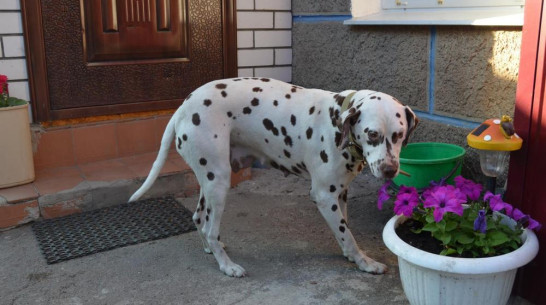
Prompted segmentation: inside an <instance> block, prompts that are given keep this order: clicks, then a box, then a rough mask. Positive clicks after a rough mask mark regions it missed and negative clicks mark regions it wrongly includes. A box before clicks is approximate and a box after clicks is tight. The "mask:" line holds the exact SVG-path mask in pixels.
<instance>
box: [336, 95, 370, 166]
mask: <svg viewBox="0 0 546 305" xmlns="http://www.w3.org/2000/svg"><path fill="white" fill-rule="evenodd" d="M355 93H356V91H355V92H353V93H351V94H349V95H347V97H346V98H345V99H344V100H343V103H342V104H341V110H340V113H343V112H344V111H347V110H348V109H349V104H350V103H351V99H352V98H353V96H354V95H355ZM345 148H347V151H348V152H349V154H351V156H353V157H354V158H355V159H356V160H357V161H364V162H366V158H364V153H363V149H362V146H360V144H358V143H357V142H356V140H355V136H354V134H353V131H352V130H350V129H349V142H348V143H347V145H346V147H345Z"/></svg>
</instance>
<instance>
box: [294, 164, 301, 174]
mask: <svg viewBox="0 0 546 305" xmlns="http://www.w3.org/2000/svg"><path fill="white" fill-rule="evenodd" d="M292 171H293V172H294V173H296V174H298V175H301V171H300V170H299V168H297V167H295V166H292Z"/></svg>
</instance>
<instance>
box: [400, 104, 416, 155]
mask: <svg viewBox="0 0 546 305" xmlns="http://www.w3.org/2000/svg"><path fill="white" fill-rule="evenodd" d="M405 112H406V123H407V126H408V131H407V132H406V137H405V138H404V142H402V145H403V146H406V145H407V144H408V140H409V137H410V135H411V134H412V133H413V131H414V130H415V128H416V127H417V124H419V118H417V116H416V115H415V113H413V111H412V110H411V109H410V108H409V107H408V106H406V107H405Z"/></svg>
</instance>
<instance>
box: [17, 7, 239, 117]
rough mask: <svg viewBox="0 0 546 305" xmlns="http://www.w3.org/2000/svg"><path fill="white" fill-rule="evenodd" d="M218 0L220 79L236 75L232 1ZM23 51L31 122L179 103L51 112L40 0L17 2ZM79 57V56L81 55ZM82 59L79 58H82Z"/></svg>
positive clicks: (141, 104)
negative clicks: (220, 19) (222, 58)
mask: <svg viewBox="0 0 546 305" xmlns="http://www.w3.org/2000/svg"><path fill="white" fill-rule="evenodd" d="M221 1H222V31H223V33H222V34H223V57H224V60H223V61H224V74H223V77H224V78H229V77H236V76H237V10H236V0H221ZM21 12H22V17H23V31H24V33H25V35H24V37H25V52H26V60H27V71H28V80H29V88H30V98H31V107H32V114H33V120H34V122H46V121H53V120H60V119H65V118H76V117H89V116H99V115H107V114H113V113H133V112H141V111H150V110H164V109H174V108H177V107H178V106H180V104H181V102H182V100H180V99H174V100H160V101H150V102H136V103H130V104H119V105H106V106H91V107H81V108H72V109H62V110H52V109H51V101H50V99H49V90H48V78H47V66H46V53H45V45H44V40H43V38H44V35H43V34H44V33H43V27H42V24H43V17H42V10H41V1H40V0H21ZM82 56H83V55H82ZM82 58H83V57H82Z"/></svg>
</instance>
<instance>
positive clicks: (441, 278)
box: [383, 216, 538, 305]
mask: <svg viewBox="0 0 546 305" xmlns="http://www.w3.org/2000/svg"><path fill="white" fill-rule="evenodd" d="M405 220H406V218H405V217H401V216H394V217H393V218H391V219H390V220H389V222H388V223H387V224H386V225H385V228H384V229H383V242H384V243H385V245H386V246H387V247H388V248H389V250H391V251H392V252H393V253H394V254H396V255H397V256H398V265H399V268H400V278H401V280H402V287H403V289H404V292H405V294H406V297H407V298H408V300H409V302H410V304H412V305H438V304H442V305H450V304H453V305H460V304H465V305H473V304H476V305H478V304H479V305H488V304H490V305H504V304H506V302H507V301H508V298H509V297H510V292H511V291H512V285H513V284H514V278H515V276H516V271H517V268H519V267H521V266H523V265H526V264H527V263H529V262H530V261H531V260H532V259H533V258H534V257H535V256H536V255H537V253H538V240H537V237H536V235H535V234H534V233H533V232H532V231H530V230H527V229H526V230H525V231H524V232H523V234H522V236H521V237H522V241H523V245H522V246H521V247H519V248H518V249H517V250H515V251H513V252H510V253H507V254H504V255H499V256H494V257H486V258H456V257H449V256H441V255H437V254H433V253H429V252H426V251H423V250H420V249H417V248H415V247H413V246H410V245H409V244H407V243H406V242H404V241H403V240H402V239H400V237H398V235H397V234H396V232H395V229H396V227H398V225H399V224H401V223H402V222H404V221H405Z"/></svg>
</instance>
